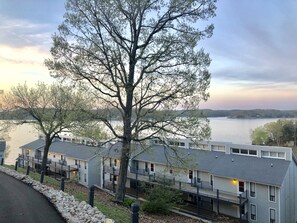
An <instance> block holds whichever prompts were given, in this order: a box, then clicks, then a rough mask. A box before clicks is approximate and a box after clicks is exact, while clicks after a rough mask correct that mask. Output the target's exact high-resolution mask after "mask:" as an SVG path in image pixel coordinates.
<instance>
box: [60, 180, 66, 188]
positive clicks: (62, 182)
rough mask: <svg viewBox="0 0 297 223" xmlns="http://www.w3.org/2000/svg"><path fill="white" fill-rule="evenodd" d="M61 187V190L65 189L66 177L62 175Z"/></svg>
mask: <svg viewBox="0 0 297 223" xmlns="http://www.w3.org/2000/svg"><path fill="white" fill-rule="evenodd" d="M60 189H61V191H64V189H65V178H64V177H61V185H60Z"/></svg>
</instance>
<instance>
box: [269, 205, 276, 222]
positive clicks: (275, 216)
mask: <svg viewBox="0 0 297 223" xmlns="http://www.w3.org/2000/svg"><path fill="white" fill-rule="evenodd" d="M270 210H274V214H275V223H277V222H278V221H277V211H276V209H275V208H271V207H269V208H268V220H269V222H270V220H271V216H270Z"/></svg>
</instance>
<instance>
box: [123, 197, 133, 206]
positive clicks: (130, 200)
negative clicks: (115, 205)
mask: <svg viewBox="0 0 297 223" xmlns="http://www.w3.org/2000/svg"><path fill="white" fill-rule="evenodd" d="M135 201H136V199H133V198H128V197H125V199H124V202H123V205H124V206H125V207H127V208H131V205H132V204H133V203H134V202H135Z"/></svg>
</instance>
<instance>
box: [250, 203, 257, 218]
mask: <svg viewBox="0 0 297 223" xmlns="http://www.w3.org/2000/svg"><path fill="white" fill-rule="evenodd" d="M252 205H254V206H255V207H256V219H252V217H251V216H252ZM249 208H250V211H249V213H250V214H249V219H250V220H251V221H257V212H258V211H257V205H256V204H253V203H250V206H249Z"/></svg>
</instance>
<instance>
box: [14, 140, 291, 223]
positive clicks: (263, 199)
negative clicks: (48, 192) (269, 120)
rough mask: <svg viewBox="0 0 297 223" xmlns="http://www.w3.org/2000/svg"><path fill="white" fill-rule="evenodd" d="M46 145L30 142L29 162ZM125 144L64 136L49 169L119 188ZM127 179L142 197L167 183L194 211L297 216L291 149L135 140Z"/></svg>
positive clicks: (274, 220)
mask: <svg viewBox="0 0 297 223" xmlns="http://www.w3.org/2000/svg"><path fill="white" fill-rule="evenodd" d="M81 143H82V142H81ZM84 143H86V141H84ZM43 147H44V140H42V139H38V140H35V141H33V142H31V143H28V144H26V145H24V146H22V147H21V149H22V154H21V155H20V157H19V158H20V160H21V161H22V164H23V165H30V166H32V167H33V168H36V167H37V168H38V166H40V164H41V157H42V154H43ZM121 148H122V144H121V143H120V142H118V143H114V144H110V145H109V146H108V148H103V147H98V146H87V145H85V144H77V143H74V142H73V140H71V139H67V138H61V139H60V140H56V141H54V142H53V144H52V145H51V147H50V152H49V156H48V165H47V166H48V169H49V170H50V171H51V172H58V173H62V174H64V175H65V176H67V177H68V178H73V177H76V178H77V179H78V181H79V183H80V184H82V185H84V186H87V187H89V186H92V185H94V184H96V185H98V186H101V187H102V188H105V189H110V190H115V187H116V185H117V180H118V175H119V168H120V157H121ZM127 176H128V179H127V182H126V191H127V192H133V194H134V195H136V196H138V195H140V194H141V187H140V186H141V185H148V186H152V185H156V184H166V185H167V186H168V187H170V188H172V189H176V190H178V191H180V192H182V194H183V199H184V201H185V204H186V207H185V208H186V209H187V208H188V209H187V210H186V211H188V212H191V213H193V214H198V215H200V214H201V213H199V212H201V211H203V210H207V211H208V212H210V213H216V214H224V215H228V216H231V217H234V218H238V219H239V220H241V221H248V222H259V223H264V222H270V223H283V222H286V223H287V222H288V223H295V222H296V221H297V192H296V185H297V162H296V158H295V155H294V154H293V153H292V149H291V148H287V147H274V146H254V145H241V144H233V143H230V142H214V141H210V142H198V143H193V142H191V141H190V140H186V139H180V140H167V141H166V143H165V144H164V142H162V141H159V140H150V141H148V142H146V143H144V144H138V143H134V144H132V154H131V157H130V161H129V168H128V175H127ZM196 207H197V208H196Z"/></svg>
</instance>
